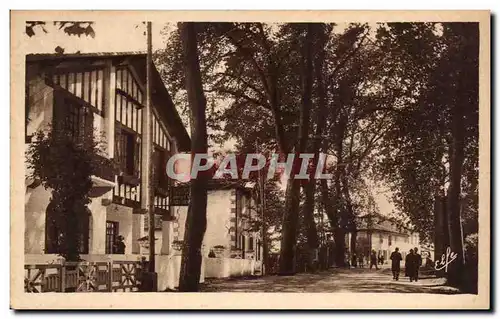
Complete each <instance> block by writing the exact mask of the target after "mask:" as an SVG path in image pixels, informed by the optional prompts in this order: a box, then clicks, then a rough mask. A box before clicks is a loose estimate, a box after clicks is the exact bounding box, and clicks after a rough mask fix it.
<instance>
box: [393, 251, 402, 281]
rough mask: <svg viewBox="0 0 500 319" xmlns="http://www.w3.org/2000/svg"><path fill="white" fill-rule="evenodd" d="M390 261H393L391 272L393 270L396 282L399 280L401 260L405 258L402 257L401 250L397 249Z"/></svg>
mask: <svg viewBox="0 0 500 319" xmlns="http://www.w3.org/2000/svg"><path fill="white" fill-rule="evenodd" d="M390 259H391V260H392V264H391V270H392V279H394V280H399V272H400V271H401V264H400V263H401V260H403V257H401V253H400V252H399V248H398V247H396V249H395V250H394V251H393V252H392V254H391V257H390Z"/></svg>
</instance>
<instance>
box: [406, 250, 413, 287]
mask: <svg viewBox="0 0 500 319" xmlns="http://www.w3.org/2000/svg"><path fill="white" fill-rule="evenodd" d="M405 275H406V276H408V277H410V282H412V281H413V279H414V278H415V254H414V253H413V249H410V253H409V254H408V255H406V259H405Z"/></svg>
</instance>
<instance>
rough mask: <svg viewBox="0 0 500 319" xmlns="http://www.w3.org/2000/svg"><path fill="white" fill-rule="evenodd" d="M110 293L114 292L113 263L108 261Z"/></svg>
mask: <svg viewBox="0 0 500 319" xmlns="http://www.w3.org/2000/svg"><path fill="white" fill-rule="evenodd" d="M108 291H109V292H113V261H112V260H111V261H108Z"/></svg>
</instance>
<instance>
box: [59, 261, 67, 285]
mask: <svg viewBox="0 0 500 319" xmlns="http://www.w3.org/2000/svg"><path fill="white" fill-rule="evenodd" d="M59 277H60V285H59V289H60V290H61V291H60V292H66V266H65V265H64V262H61V263H60V264H59Z"/></svg>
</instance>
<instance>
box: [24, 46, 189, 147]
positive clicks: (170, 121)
mask: <svg viewBox="0 0 500 319" xmlns="http://www.w3.org/2000/svg"><path fill="white" fill-rule="evenodd" d="M103 58H106V59H109V58H111V59H113V60H115V61H116V62H118V63H121V62H127V63H128V64H130V65H132V66H133V67H134V69H135V70H136V73H137V75H138V77H140V80H141V81H142V82H143V83H145V82H146V53H145V52H140V51H139V52H96V53H74V54H58V53H54V54H45V53H44V54H28V55H26V63H40V62H44V63H46V64H48V65H57V64H58V63H61V62H63V61H67V60H75V59H82V60H97V59H103ZM152 73H153V74H152V75H153V83H152V102H153V105H154V106H155V109H156V110H157V112H158V113H159V115H160V117H161V119H162V120H163V122H164V123H166V125H167V127H168V128H169V133H170V134H171V135H174V136H175V137H176V139H177V142H178V148H179V151H180V152H188V151H189V150H190V149H191V139H190V137H189V134H188V133H187V131H186V128H185V127H184V124H183V123H182V120H181V118H180V116H179V113H178V112H177V110H176V108H175V106H174V104H173V102H172V98H171V96H170V94H169V93H168V90H167V88H166V87H165V84H164V83H163V80H162V78H161V76H160V73H159V72H158V70H157V69H156V66H155V65H154V63H153V67H152Z"/></svg>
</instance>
